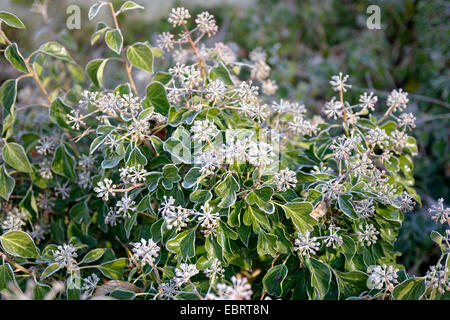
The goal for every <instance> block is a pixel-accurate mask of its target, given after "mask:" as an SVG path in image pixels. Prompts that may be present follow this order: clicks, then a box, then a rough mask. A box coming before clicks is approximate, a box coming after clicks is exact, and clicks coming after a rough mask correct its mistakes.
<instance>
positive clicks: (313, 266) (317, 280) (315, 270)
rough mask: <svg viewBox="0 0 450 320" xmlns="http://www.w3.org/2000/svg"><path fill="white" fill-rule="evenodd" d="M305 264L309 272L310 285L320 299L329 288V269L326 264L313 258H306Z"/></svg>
mask: <svg viewBox="0 0 450 320" xmlns="http://www.w3.org/2000/svg"><path fill="white" fill-rule="evenodd" d="M305 264H306V266H307V267H308V269H309V271H310V272H311V286H312V287H313V288H314V289H315V290H316V293H317V296H318V298H319V299H320V300H322V299H323V298H324V297H325V295H326V294H327V292H328V289H329V288H330V282H331V270H330V268H329V267H328V265H327V264H325V263H323V262H322V261H320V260H316V259H314V258H306V259H305Z"/></svg>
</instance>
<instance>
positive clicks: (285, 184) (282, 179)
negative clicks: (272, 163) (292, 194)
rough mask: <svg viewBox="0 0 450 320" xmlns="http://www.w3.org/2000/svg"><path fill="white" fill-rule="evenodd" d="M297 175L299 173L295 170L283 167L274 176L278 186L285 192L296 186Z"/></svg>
mask: <svg viewBox="0 0 450 320" xmlns="http://www.w3.org/2000/svg"><path fill="white" fill-rule="evenodd" d="M296 175H297V174H296V172H295V171H292V170H289V169H283V170H281V171H280V172H278V173H277V174H276V175H275V177H274V179H275V181H276V183H277V186H278V190H279V191H282V192H284V191H287V190H288V189H290V188H294V187H295V184H296V183H297V177H296Z"/></svg>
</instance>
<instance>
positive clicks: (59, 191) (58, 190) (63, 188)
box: [55, 182, 72, 200]
mask: <svg viewBox="0 0 450 320" xmlns="http://www.w3.org/2000/svg"><path fill="white" fill-rule="evenodd" d="M71 190H72V188H71V187H69V182H66V183H65V184H63V185H61V184H60V183H59V182H58V183H57V184H56V187H55V196H57V197H61V198H62V199H63V200H65V199H67V198H69V196H70V191H71Z"/></svg>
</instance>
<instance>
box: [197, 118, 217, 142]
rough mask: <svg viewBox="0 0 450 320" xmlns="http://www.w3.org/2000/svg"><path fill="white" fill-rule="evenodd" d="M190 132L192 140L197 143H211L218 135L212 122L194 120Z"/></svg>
mask: <svg viewBox="0 0 450 320" xmlns="http://www.w3.org/2000/svg"><path fill="white" fill-rule="evenodd" d="M191 132H192V133H193V134H194V135H193V137H192V138H193V139H194V140H195V141H198V142H203V141H211V140H212V139H213V138H214V137H215V136H216V134H217V133H218V130H217V127H216V126H215V125H214V122H213V121H210V120H208V119H206V120H195V121H194V125H193V126H192V127H191Z"/></svg>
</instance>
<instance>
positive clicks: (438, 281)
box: [426, 264, 450, 294]
mask: <svg viewBox="0 0 450 320" xmlns="http://www.w3.org/2000/svg"><path fill="white" fill-rule="evenodd" d="M448 271H449V270H448V268H447V267H445V266H444V265H442V264H439V265H437V266H431V267H430V270H429V271H427V274H426V286H427V287H429V288H431V290H438V292H439V293H440V294H445V291H450V280H449V278H448V276H447V274H448Z"/></svg>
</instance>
